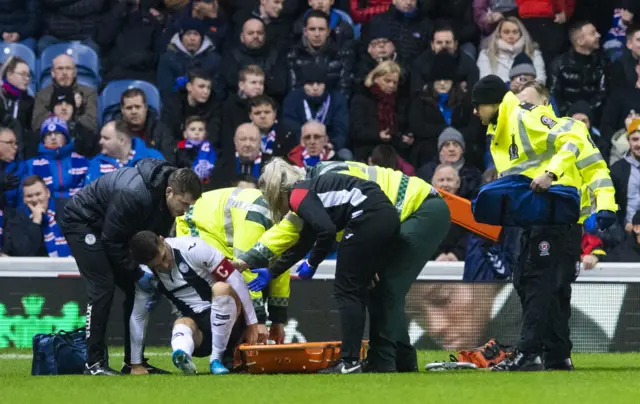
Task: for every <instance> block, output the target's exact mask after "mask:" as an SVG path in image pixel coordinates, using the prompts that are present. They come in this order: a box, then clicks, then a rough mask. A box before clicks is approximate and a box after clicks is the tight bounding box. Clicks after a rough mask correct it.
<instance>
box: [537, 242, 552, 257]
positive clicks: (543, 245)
mask: <svg viewBox="0 0 640 404" xmlns="http://www.w3.org/2000/svg"><path fill="white" fill-rule="evenodd" d="M538 249H539V250H540V256H541V257H547V256H549V249H551V245H550V244H549V242H547V241H541V242H540V244H538Z"/></svg>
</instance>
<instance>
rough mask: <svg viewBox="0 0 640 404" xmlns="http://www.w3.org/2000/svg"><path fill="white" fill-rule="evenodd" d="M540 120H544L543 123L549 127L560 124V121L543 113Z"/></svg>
mask: <svg viewBox="0 0 640 404" xmlns="http://www.w3.org/2000/svg"><path fill="white" fill-rule="evenodd" d="M540 122H542V124H543V125H544V126H546V127H547V128H549V129H553V127H554V126H556V125H557V124H558V122H556V121H554V120H553V119H551V118H550V117H548V116H546V115H542V116H541V117H540Z"/></svg>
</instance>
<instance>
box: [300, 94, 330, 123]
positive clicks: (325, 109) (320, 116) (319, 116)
mask: <svg viewBox="0 0 640 404" xmlns="http://www.w3.org/2000/svg"><path fill="white" fill-rule="evenodd" d="M306 97H307V98H308V99H309V100H310V101H312V102H314V101H317V102H318V104H319V103H320V102H322V105H321V106H320V108H319V109H318V110H317V111H316V114H315V116H313V115H312V114H311V107H310V106H309V102H308V101H307V99H306V98H305V99H303V100H302V103H303V104H304V115H305V118H306V119H307V122H308V121H314V120H315V121H318V122H320V123H322V124H324V121H325V119H327V115H328V114H329V106H331V95H327V98H326V99H325V100H324V101H322V96H320V97H308V96H306ZM316 98H318V99H316Z"/></svg>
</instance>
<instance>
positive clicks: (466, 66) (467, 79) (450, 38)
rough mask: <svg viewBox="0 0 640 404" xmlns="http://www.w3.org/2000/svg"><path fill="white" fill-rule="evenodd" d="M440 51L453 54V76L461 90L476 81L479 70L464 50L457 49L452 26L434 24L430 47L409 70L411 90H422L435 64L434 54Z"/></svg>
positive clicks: (470, 86)
mask: <svg viewBox="0 0 640 404" xmlns="http://www.w3.org/2000/svg"><path fill="white" fill-rule="evenodd" d="M440 52H447V53H449V54H451V55H453V57H454V59H455V66H452V68H453V69H455V70H454V72H455V77H456V78H457V79H458V80H459V82H460V86H461V87H462V89H463V90H465V91H467V90H471V89H472V88H473V86H474V85H475V84H476V83H477V82H478V77H479V74H480V72H479V71H478V66H476V61H475V59H474V58H471V57H470V56H469V55H467V54H466V53H465V52H460V51H459V49H458V40H457V39H456V36H455V34H454V31H453V28H451V26H449V25H442V24H440V25H436V28H435V30H434V32H433V38H432V40H431V47H430V48H429V49H427V50H426V51H424V52H423V53H422V54H421V55H420V56H418V58H417V59H416V61H415V63H414V64H413V69H412V70H411V90H412V92H414V93H418V92H422V91H423V90H424V89H425V87H426V85H427V83H428V82H429V81H430V78H431V70H432V69H433V68H434V66H435V60H436V56H437V54H438V53H440Z"/></svg>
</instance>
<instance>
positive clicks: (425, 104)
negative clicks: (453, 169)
mask: <svg viewBox="0 0 640 404" xmlns="http://www.w3.org/2000/svg"><path fill="white" fill-rule="evenodd" d="M458 79H459V78H458V76H456V60H455V57H454V56H453V55H451V54H450V53H448V52H441V53H438V54H436V55H435V57H434V58H433V68H432V69H431V75H430V77H429V78H428V79H427V81H426V82H425V85H426V87H425V89H424V90H423V91H421V92H420V94H418V97H416V98H414V99H413V100H412V102H411V106H410V108H409V119H408V121H409V129H408V130H409V132H410V133H413V135H414V136H415V144H414V145H413V162H414V163H415V164H416V167H420V166H422V165H423V164H425V163H426V162H429V161H431V160H433V159H434V158H435V157H436V155H437V154H438V136H440V134H441V133H442V131H443V130H445V129H446V128H447V127H449V126H452V127H454V128H456V129H458V130H459V131H461V132H462V133H463V137H464V138H465V139H467V141H468V142H469V146H471V148H470V150H468V155H471V154H477V155H478V156H477V160H480V159H481V157H480V156H481V155H482V153H483V152H484V145H485V143H486V140H485V139H486V136H485V131H484V130H483V129H482V127H481V125H480V123H479V121H478V119H477V118H476V117H475V116H474V115H473V106H472V105H471V101H470V99H469V96H468V95H467V94H466V93H465V92H464V91H463V90H462V88H461V86H460V83H459V80H458ZM477 139H480V140H477ZM434 168H435V167H434Z"/></svg>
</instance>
